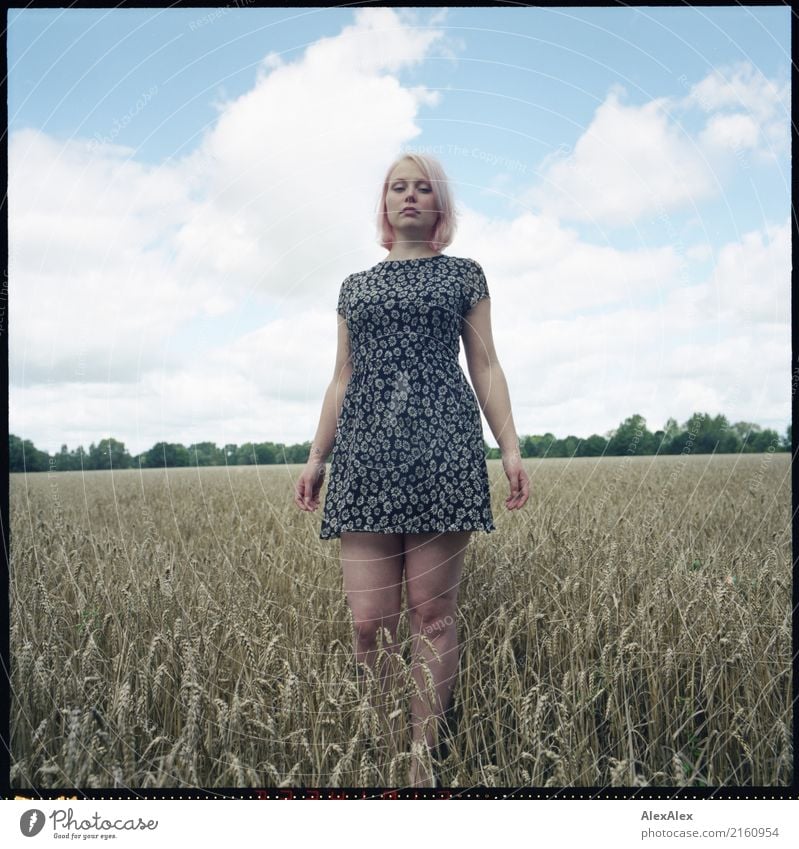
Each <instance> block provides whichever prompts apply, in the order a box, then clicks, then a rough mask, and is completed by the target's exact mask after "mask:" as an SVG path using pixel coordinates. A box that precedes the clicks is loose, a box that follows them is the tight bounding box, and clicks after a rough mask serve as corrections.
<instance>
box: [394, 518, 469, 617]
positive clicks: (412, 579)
mask: <svg viewBox="0 0 799 849" xmlns="http://www.w3.org/2000/svg"><path fill="white" fill-rule="evenodd" d="M471 534H472V532H471V531H448V532H444V533H430V534H405V583H406V586H407V590H408V607H409V608H410V609H412V610H415V611H416V612H417V613H418V612H422V611H426V612H427V613H428V614H435V613H436V612H441V611H444V612H445V611H447V610H452V609H454V608H455V605H456V603H457V600H458V587H459V586H460V580H461V572H462V570H463V563H464V560H465V559H466V549H467V547H468V545H469V539H470V537H471Z"/></svg>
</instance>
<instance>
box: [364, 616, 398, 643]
mask: <svg viewBox="0 0 799 849" xmlns="http://www.w3.org/2000/svg"><path fill="white" fill-rule="evenodd" d="M398 618H399V617H397V616H380V615H379V614H374V615H369V614H364V613H361V614H359V615H354V616H353V628H354V630H355V637H356V639H357V640H358V645H359V646H360V647H361V648H364V649H375V648H377V633H378V631H380V632H381V637H382V644H383V646H386V645H387V644H388V643H389V638H388V636H387V635H386V634H385V632H384V631H383V630H382V629H383V628H385V629H386V630H388V632H389V634H390V636H391V640H390V642H391V643H393V642H394V640H395V639H396V634H397V624H398V622H397V620H398Z"/></svg>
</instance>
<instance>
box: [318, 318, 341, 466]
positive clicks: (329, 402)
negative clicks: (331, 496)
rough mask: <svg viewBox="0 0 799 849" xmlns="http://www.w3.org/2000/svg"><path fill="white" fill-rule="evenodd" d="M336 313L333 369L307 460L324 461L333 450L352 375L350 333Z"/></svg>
mask: <svg viewBox="0 0 799 849" xmlns="http://www.w3.org/2000/svg"><path fill="white" fill-rule="evenodd" d="M337 315H338V345H337V349H336V364H335V367H334V369H333V379H332V380H331V381H330V385H329V386H328V387H327V391H326V392H325V398H324V401H323V403H322V412H321V415H320V416H319V426H318V427H317V429H316V436H314V440H313V443H312V444H311V451H310V454H309V456H308V462H309V463H311V462H316V463H324V461H325V458H326V457H327V455H328V454H330V452H331V451H332V450H333V443H334V441H335V438H336V424H337V422H338V419H339V416H340V415H341V407H342V405H343V403H344V392H345V391H346V389H347V384H348V383H349V382H350V377H352V351H351V349H350V334H349V330H348V328H347V322H346V320H345V319H344V317H343V316H342V315H341V314H337Z"/></svg>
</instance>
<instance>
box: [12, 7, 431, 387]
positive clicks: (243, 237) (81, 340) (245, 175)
mask: <svg viewBox="0 0 799 849" xmlns="http://www.w3.org/2000/svg"><path fill="white" fill-rule="evenodd" d="M439 17H440V16H439ZM354 18H355V22H354V23H353V24H352V25H351V26H347V27H345V28H344V29H343V30H342V32H341V33H340V34H339V35H337V36H334V37H331V38H324V39H321V40H319V41H318V42H315V43H314V44H312V45H311V46H310V47H308V49H307V50H306V51H305V53H304V55H302V56H301V57H299V58H298V59H297V60H296V61H293V62H285V63H284V62H277V61H276V60H275V57H274V54H270V55H269V56H267V58H266V60H265V61H264V63H263V65H262V66H261V72H260V76H259V79H258V81H257V83H256V84H255V85H254V87H253V89H252V90H251V91H249V92H247V93H246V94H244V95H243V96H241V97H239V98H237V99H235V100H233V101H229V102H225V103H222V104H220V110H221V111H220V115H219V117H218V120H217V121H216V123H215V125H214V126H213V127H212V128H211V130H210V131H209V132H208V134H207V135H206V136H205V138H204V139H203V141H202V142H201V144H200V146H199V147H198V149H197V150H196V151H195V152H193V153H192V154H190V155H188V156H186V157H184V158H183V159H182V160H178V161H177V162H175V163H167V164H164V165H162V166H156V167H154V166H149V165H143V164H141V163H138V162H136V161H135V160H134V159H133V158H132V157H133V155H134V154H135V151H134V150H132V149H130V148H126V147H122V146H119V145H110V144H109V145H101V144H97V143H96V142H95V141H92V142H90V143H89V142H86V141H84V140H67V141H57V140H55V139H53V138H50V137H48V136H47V135H46V134H45V133H41V132H37V131H34V130H25V131H22V132H17V133H14V134H13V135H12V137H11V140H10V149H9V154H10V156H9V160H10V175H9V204H10V207H9V212H10V214H9V236H10V253H11V258H10V260H11V261H10V276H11V279H12V283H13V290H14V293H15V296H14V297H15V301H14V312H15V317H16V321H15V324H14V327H13V328H12V333H11V351H10V354H11V380H12V383H15V384H19V383H22V382H24V383H30V382H32V381H36V380H52V381H60V380H69V379H76V377H77V379H83V380H103V381H108V380H110V381H112V382H113V381H118V380H122V381H135V380H136V379H137V378H138V376H139V375H140V374H142V373H143V372H144V371H146V370H147V369H151V368H155V369H157V368H159V367H160V366H161V365H162V364H163V362H164V349H165V348H167V347H168V340H169V338H170V335H171V334H172V332H173V331H174V330H175V328H176V326H177V325H179V324H180V323H181V322H185V321H187V320H189V319H191V318H192V317H195V316H203V315H210V316H217V317H218V316H223V315H224V314H225V313H226V312H227V311H229V310H231V309H233V308H234V307H235V306H237V305H238V304H239V303H242V302H243V301H246V300H247V299H248V298H251V297H258V296H261V297H265V298H267V299H271V300H274V301H276V302H285V301H288V303H289V304H291V307H290V309H291V310H292V311H297V312H302V311H303V305H304V304H306V305H315V304H318V303H319V302H320V299H322V298H324V299H326V300H327V302H328V304H329V306H330V311H331V313H332V310H333V308H334V306H335V298H336V295H337V288H336V286H337V283H338V282H340V280H341V279H343V277H344V276H346V273H349V271H351V270H352V266H353V264H355V263H354V262H353V236H352V234H353V232H357V233H359V234H362V235H361V239H362V241H361V242H360V243H356V244H355V248H356V249H359V254H360V255H362V256H364V257H366V256H368V255H369V254H370V253H371V254H372V256H374V255H375V253H378V252H379V251H380V248H379V247H377V244H376V240H375V239H374V237H373V235H372V234H374V232H375V228H374V222H373V221H372V220H370V219H369V216H368V215H367V216H366V217H364V212H363V210H364V209H369V208H370V207H371V204H372V203H373V202H374V198H373V194H374V191H375V186H376V185H379V181H380V179H382V176H383V173H382V171H383V169H384V168H385V164H386V162H387V160H389V159H390V158H391V157H392V156H394V155H396V154H397V153H398V152H399V150H400V148H401V146H402V145H403V143H405V142H407V141H408V140H410V139H411V138H413V137H414V136H416V135H418V134H419V133H420V129H419V127H418V126H417V123H416V116H417V113H418V110H419V108H420V107H422V106H424V105H434V104H435V103H436V102H437V95H436V94H435V93H434V92H430V91H429V90H427V89H426V88H424V87H423V86H415V87H413V88H407V87H404V86H403V85H402V84H401V83H400V82H399V80H398V79H397V77H396V75H395V74H396V72H397V71H398V70H400V69H402V68H404V67H407V66H413V65H415V64H417V63H418V62H420V61H421V60H422V59H423V58H424V56H425V55H426V54H427V52H428V51H429V50H430V48H431V46H432V45H434V44H436V43H437V42H438V41H439V40H441V39H442V36H443V33H442V32H441V31H440V30H436V29H430V28H428V27H425V26H422V25H409V23H410V24H418V20H419V15H418V14H417V13H416V12H412V11H405V12H402V13H397V12H395V11H394V10H392V9H388V8H376V9H358V10H355V12H354ZM356 262H357V261H356ZM79 361H80V362H82V363H83V366H80V365H78V364H77V363H78V362H79ZM171 364H172V365H174V362H172V363H171Z"/></svg>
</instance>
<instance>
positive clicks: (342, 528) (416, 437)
mask: <svg viewBox="0 0 799 849" xmlns="http://www.w3.org/2000/svg"><path fill="white" fill-rule="evenodd" d="M378 210H379V211H378V229H379V232H380V235H381V239H380V242H381V244H382V245H383V247H385V248H387V249H388V251H389V253H388V256H387V257H386V258H385V259H384V260H382V261H381V262H378V263H377V264H376V265H374V266H373V267H372V268H369V269H367V270H366V271H361V272H356V273H355V274H351V275H350V276H349V277H347V278H346V279H345V280H344V282H343V283H342V286H341V290H340V292H339V299H338V308H337V309H338V312H339V315H340V317H339V319H338V352H337V355H336V365H335V371H334V375H333V380H332V381H331V383H330V386H329V387H328V390H327V392H326V394H325V399H324V404H323V407H322V414H321V417H320V421H319V427H318V429H317V432H316V436H315V438H314V440H313V444H312V446H311V451H310V457H309V459H308V463H307V465H306V467H305V469H304V470H303V472H302V474H301V475H300V477H299V479H298V481H297V485H296V490H295V502H296V504H297V506H298V507H299V508H300V509H302V510H316V508H317V507H318V506H319V491H320V489H321V486H322V481H323V479H324V475H325V458H326V457H327V455H328V453H329V452H330V451H331V449H332V451H333V456H332V460H331V474H330V481H329V484H328V489H327V495H326V498H325V507H324V510H323V517H322V526H321V532H320V538H321V539H333V538H336V537H339V538H340V539H341V566H342V570H343V578H344V590H345V592H346V595H347V601H348V604H349V606H350V609H351V611H352V614H353V621H354V625H355V635H354V644H355V655H356V660H357V661H358V662H359V663H365V664H368V665H369V666H370V668H372V669H374V661H375V657H376V655H377V648H378V643H377V632H378V630H380V632H381V636H382V645H383V647H384V649H386V650H387V651H397V650H399V646H398V644H397V643H396V632H397V625H398V621H399V617H400V603H401V597H402V580H403V572H404V578H405V584H406V589H407V598H408V614H409V624H410V626H411V630H412V632H413V646H412V650H413V655H414V664H413V675H414V679H415V680H416V682H417V684H418V686H419V690H420V692H421V693H427V692H429V690H428V686H427V684H426V682H425V676H424V674H423V672H422V669H421V666H420V664H419V661H420V660H422V659H423V660H424V661H426V662H427V664H428V666H429V669H430V672H431V673H432V677H433V683H434V685H435V704H432V705H431V704H429V702H428V701H427V700H426V699H421V698H419V697H418V696H414V698H412V699H411V703H410V719H411V740H412V748H411V753H412V757H411V768H410V773H409V783H410V785H411V786H413V787H430V786H433V787H434V786H436V784H435V777H434V776H433V774H432V766H431V762H430V756H429V755H430V749H431V748H433V747H435V746H436V745H437V744H438V730H439V729H438V718H439V717H440V716H442V715H443V713H444V711H445V710H446V709H447V707H448V705H449V703H450V700H451V696H452V690H453V687H454V684H455V676H456V673H457V669H458V637H457V632H456V621H455V620H456V605H457V597H458V586H459V583H460V577H461V570H462V567H463V562H464V558H465V555H466V547H467V545H468V542H469V537H470V534H471V532H472V531H475V530H483V531H486V532H491V531H493V530H496V529H495V527H494V523H493V516H492V513H491V504H490V491H489V484H488V472H487V468H486V461H485V453H484V449H483V432H482V423H481V419H480V408H482V411H483V413H484V414H485V417H486V420H487V421H488V423H489V425H490V427H491V430H492V432H493V433H494V436H495V437H496V439H497V442H498V444H499V447H500V449H501V452H502V466H503V468H504V470H505V474H506V475H507V477H508V481H509V483H510V496H509V497H508V498H507V499H506V501H505V506H506V508H507V509H508V510H518V509H519V508H521V507H522V506H524V504H525V502H526V501H527V498H528V494H529V480H528V477H527V474H526V472H525V471H524V469H523V468H522V463H521V457H520V454H519V447H518V437H517V435H516V430H515V428H514V424H513V416H512V414H511V407H510V399H509V397H508V387H507V382H506V380H505V375H504V373H503V371H502V368H501V367H500V365H499V362H498V361H497V355H496V352H495V350H494V343H493V339H492V333H491V313H490V301H489V293H488V285H487V282H486V279H485V275H484V274H483V270H482V268H481V267H480V265H479V264H478V263H477V262H475V261H474V260H472V259H466V258H461V257H453V256H447V255H444V254H442V253H440V251H441V250H442V248H445V247H446V246H447V245H449V244H450V242H451V241H452V238H453V235H454V232H455V220H454V208H453V203H452V197H451V193H450V189H449V186H448V183H447V179H446V175H445V174H444V171H443V169H442V167H441V165H440V164H439V163H438V162H437V161H436V160H435V159H433V158H432V157H427V156H421V155H416V154H411V155H406V156H402V157H400V158H399V159H398V160H396V161H395V162H393V163H392V164H391V166H390V167H389V169H388V172H387V174H386V179H385V181H384V183H383V187H382V192H381V200H380V204H379V207H378ZM460 339H462V340H463V346H464V351H465V354H466V360H467V364H468V368H469V374H470V377H471V380H472V384H473V386H474V391H472V389H471V387H470V386H469V384H468V382H467V381H466V378H465V375H464V374H463V370H462V369H461V367H460V364H459V362H458V353H459V350H460ZM475 394H476V397H475ZM478 401H479V405H480V406H479V407H478ZM383 629H385V630H383ZM422 636H424V637H426V638H427V639H428V640H429V641H430V643H431V644H432V645H433V646H434V647H435V649H436V652H437V654H438V658H439V659H437V658H436V655H435V654H434V653H433V652H432V651H431V650H430V648H429V647H428V646H427V645H426V644H425V641H424V640H423V639H422ZM389 638H390V639H389ZM381 684H382V687H383V693H384V694H385V693H387V692H388V691H389V689H390V686H391V682H390V680H389V676H388V675H387V674H386V673H385V672H384V673H383V675H382V677H381ZM387 713H388V710H387V708H383V715H384V717H385V715H386V714H387ZM389 725H391V723H389ZM392 727H393V729H394V731H393V733H394V734H396V723H395V724H394V725H393V726H392Z"/></svg>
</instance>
